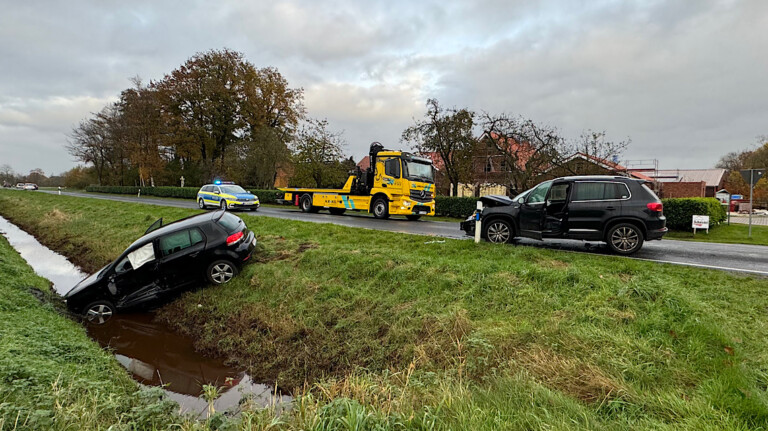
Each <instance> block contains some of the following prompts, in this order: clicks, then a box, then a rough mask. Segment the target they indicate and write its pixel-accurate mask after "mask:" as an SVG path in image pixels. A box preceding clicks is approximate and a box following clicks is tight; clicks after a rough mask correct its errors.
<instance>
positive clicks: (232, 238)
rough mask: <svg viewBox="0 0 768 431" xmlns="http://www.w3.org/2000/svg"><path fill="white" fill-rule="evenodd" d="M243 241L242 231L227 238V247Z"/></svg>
mask: <svg viewBox="0 0 768 431" xmlns="http://www.w3.org/2000/svg"><path fill="white" fill-rule="evenodd" d="M241 239H243V231H240V232H237V233H233V234H232V235H230V236H228V237H227V245H232V244H234V243H236V242H238V241H240V240H241Z"/></svg>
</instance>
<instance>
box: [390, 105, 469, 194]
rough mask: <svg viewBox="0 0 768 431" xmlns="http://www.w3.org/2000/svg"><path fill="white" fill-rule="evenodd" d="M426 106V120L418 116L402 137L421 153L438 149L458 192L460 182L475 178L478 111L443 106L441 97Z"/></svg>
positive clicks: (449, 179) (448, 176)
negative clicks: (419, 118)
mask: <svg viewBox="0 0 768 431" xmlns="http://www.w3.org/2000/svg"><path fill="white" fill-rule="evenodd" d="M426 106H427V112H426V113H425V114H424V120H422V121H415V120H414V122H415V124H414V125H413V126H411V127H409V128H407V129H405V131H403V134H402V137H401V141H403V142H408V143H410V144H411V146H412V148H414V150H416V151H418V152H419V153H421V154H426V153H437V155H438V157H439V158H440V160H441V162H442V167H441V168H442V170H443V171H444V173H445V176H446V178H447V179H448V181H450V183H451V186H452V187H453V195H454V196H456V195H457V194H458V189H459V183H467V182H470V181H471V178H472V149H473V145H474V143H475V139H474V138H473V136H472V129H473V127H474V118H475V113H474V112H472V111H470V110H468V109H466V108H464V109H457V108H450V109H447V108H443V107H441V106H440V103H439V102H438V101H437V99H428V100H427V104H426Z"/></svg>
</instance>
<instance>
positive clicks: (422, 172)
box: [403, 160, 435, 183]
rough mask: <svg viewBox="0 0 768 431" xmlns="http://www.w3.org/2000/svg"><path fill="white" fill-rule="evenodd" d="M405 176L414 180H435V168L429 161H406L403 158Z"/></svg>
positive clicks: (432, 181) (428, 181)
mask: <svg viewBox="0 0 768 431" xmlns="http://www.w3.org/2000/svg"><path fill="white" fill-rule="evenodd" d="M403 176H404V177H405V178H407V179H409V180H412V181H423V182H425V183H434V182H435V174H434V169H433V168H432V165H430V164H428V163H418V162H406V161H405V160H403Z"/></svg>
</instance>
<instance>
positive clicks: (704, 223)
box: [691, 215, 709, 235]
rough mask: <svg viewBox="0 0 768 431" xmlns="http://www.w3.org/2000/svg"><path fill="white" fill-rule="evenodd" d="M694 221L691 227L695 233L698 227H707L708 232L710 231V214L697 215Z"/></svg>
mask: <svg viewBox="0 0 768 431" xmlns="http://www.w3.org/2000/svg"><path fill="white" fill-rule="evenodd" d="M692 221H693V223H691V227H692V228H693V234H694V235H696V229H706V230H707V233H709V216H705V215H695V216H693V220H692Z"/></svg>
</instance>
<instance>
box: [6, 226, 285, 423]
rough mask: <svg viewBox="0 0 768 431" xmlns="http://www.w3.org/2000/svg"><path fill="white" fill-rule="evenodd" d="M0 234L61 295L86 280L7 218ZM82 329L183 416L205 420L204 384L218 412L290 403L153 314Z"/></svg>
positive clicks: (122, 317)
mask: <svg viewBox="0 0 768 431" xmlns="http://www.w3.org/2000/svg"><path fill="white" fill-rule="evenodd" d="M0 234H1V235H3V236H4V237H6V238H7V239H8V241H9V243H10V244H11V246H12V247H13V248H14V249H16V250H17V251H18V252H19V254H21V256H22V257H23V258H24V260H26V261H27V263H28V264H29V265H30V266H31V267H32V268H33V269H34V271H35V273H37V274H38V275H40V276H41V277H44V278H46V279H48V280H49V281H50V282H51V283H52V285H53V289H54V291H55V292H56V293H57V294H58V295H63V294H65V293H66V292H67V291H68V290H69V289H71V288H72V287H73V286H75V285H76V284H77V283H78V282H79V281H80V280H82V279H83V278H85V277H86V276H87V274H85V273H84V272H82V271H81V270H80V269H79V268H78V267H77V266H75V265H73V264H72V263H71V262H70V261H69V260H67V259H66V258H65V257H64V256H62V255H60V254H58V253H56V252H54V251H52V250H50V249H49V248H47V247H45V246H43V245H42V244H40V243H39V242H38V241H37V239H35V237H33V236H32V235H30V234H28V233H27V232H25V231H23V230H21V229H20V228H19V227H17V226H15V225H14V224H12V223H11V222H9V221H8V220H6V219H5V218H3V217H0ZM62 309H63V308H62ZM83 325H84V327H85V330H86V332H87V333H88V335H89V336H90V337H91V338H92V339H93V340H94V341H96V342H98V343H99V345H101V346H102V347H103V348H105V349H108V350H109V351H110V352H112V353H113V354H114V356H115V359H117V361H118V362H119V363H120V364H121V365H122V366H123V367H125V369H126V370H127V371H128V372H129V373H130V374H131V376H133V378H134V379H135V380H136V381H137V382H139V383H140V384H142V385H148V386H159V387H162V388H163V390H164V391H165V393H166V395H167V396H168V397H169V398H170V399H173V400H174V401H176V402H178V403H179V406H180V407H181V410H182V412H184V413H191V414H196V415H199V416H200V417H203V416H204V415H205V412H206V410H207V407H208V402H207V401H206V400H204V399H203V397H202V391H203V386H204V385H212V386H216V387H218V388H219V393H220V396H219V397H218V398H217V399H216V401H215V402H214V407H215V409H216V410H217V411H228V412H233V413H236V412H237V411H238V409H239V406H240V405H241V404H242V403H243V402H245V401H248V402H249V403H251V404H254V403H255V404H257V405H260V406H264V407H266V406H270V405H276V406H284V405H287V404H288V403H290V400H291V397H290V396H288V395H282V394H280V393H276V392H275V390H274V388H273V387H272V386H270V385H266V384H262V383H259V382H254V381H253V379H251V377H250V376H249V375H248V374H247V373H246V372H245V371H244V370H243V369H240V368H237V367H232V366H230V365H228V364H227V363H225V361H223V360H221V359H217V358H209V357H206V356H203V355H202V354H200V353H198V352H196V351H195V349H194V347H193V340H192V339H191V338H189V337H185V336H182V335H180V334H178V333H176V332H174V331H172V330H171V329H170V328H168V327H167V326H165V325H164V324H162V323H160V322H157V321H156V320H155V316H154V313H151V312H148V313H132V314H118V315H115V316H113V317H112V318H111V319H110V320H109V321H107V322H106V323H105V324H103V325H94V324H87V323H83Z"/></svg>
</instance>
